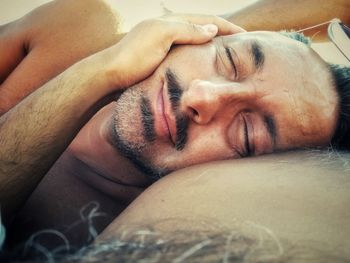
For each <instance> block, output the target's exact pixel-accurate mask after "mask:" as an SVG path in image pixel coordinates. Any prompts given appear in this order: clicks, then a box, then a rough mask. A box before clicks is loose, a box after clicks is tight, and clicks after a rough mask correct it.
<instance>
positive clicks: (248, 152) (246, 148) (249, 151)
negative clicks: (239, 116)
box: [243, 117, 252, 157]
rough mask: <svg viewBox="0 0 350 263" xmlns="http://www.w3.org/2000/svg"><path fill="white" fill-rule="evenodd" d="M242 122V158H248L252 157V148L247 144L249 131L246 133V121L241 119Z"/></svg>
mask: <svg viewBox="0 0 350 263" xmlns="http://www.w3.org/2000/svg"><path fill="white" fill-rule="evenodd" d="M243 120H244V152H245V153H244V157H248V156H251V155H252V148H251V146H250V143H249V131H248V125H247V120H246V118H245V117H243Z"/></svg>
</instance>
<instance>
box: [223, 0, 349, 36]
mask: <svg viewBox="0 0 350 263" xmlns="http://www.w3.org/2000/svg"><path fill="white" fill-rule="evenodd" d="M349 14H350V3H349V1H347V0H333V1H322V0H306V1H299V0H297V1H289V0H265V1H264V0H263V1H257V2H256V3H254V4H252V5H250V6H247V7H246V8H244V9H242V10H239V11H237V12H235V13H228V14H225V15H223V17H225V18H226V19H228V20H229V21H231V22H232V23H235V24H237V25H240V26H242V27H244V28H245V29H246V30H247V31H255V30H271V31H279V30H285V29H294V30H296V31H298V30H301V29H304V28H307V27H311V26H315V25H317V24H320V23H323V22H327V21H329V20H331V19H333V18H339V19H340V20H342V21H343V22H344V23H345V24H348V25H349V24H350V15H349ZM304 33H305V34H306V35H308V36H310V37H312V39H313V40H316V41H317V40H321V41H325V40H327V25H324V26H322V27H318V28H316V29H312V30H307V31H305V32H304Z"/></svg>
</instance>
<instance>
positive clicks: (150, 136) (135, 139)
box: [111, 69, 189, 180]
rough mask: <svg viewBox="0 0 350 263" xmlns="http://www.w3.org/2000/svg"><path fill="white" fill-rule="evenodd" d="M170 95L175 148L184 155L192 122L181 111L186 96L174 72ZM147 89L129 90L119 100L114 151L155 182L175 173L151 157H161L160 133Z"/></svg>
mask: <svg viewBox="0 0 350 263" xmlns="http://www.w3.org/2000/svg"><path fill="white" fill-rule="evenodd" d="M166 81H167V84H168V95H169V99H170V103H171V108H172V111H173V113H174V115H175V118H176V141H175V145H174V148H175V149H176V150H177V151H182V150H183V149H184V148H185V145H186V143H187V130H188V124H189V118H188V117H187V116H186V115H184V114H183V113H181V112H180V111H179V104H180V99H181V96H182V93H183V89H182V88H181V86H180V84H179V81H178V78H177V76H176V75H175V74H174V72H172V71H171V70H170V69H167V71H166ZM144 90H145V88H144V87H142V86H141V85H140V84H137V85H135V86H133V87H130V88H129V89H127V90H126V91H125V92H124V93H123V94H122V95H121V96H120V98H119V99H118V100H117V106H116V109H115V114H114V118H113V122H112V125H113V127H111V129H112V137H113V140H112V141H113V142H112V143H113V145H114V147H115V148H116V149H117V150H118V151H119V152H120V153H121V154H122V155H123V156H125V157H127V158H128V159H129V160H130V161H132V162H133V163H134V164H135V165H136V167H137V168H139V170H141V171H142V172H143V173H144V174H146V175H148V177H150V178H151V179H153V180H157V179H159V178H161V177H163V176H164V175H166V174H168V173H170V172H171V171H172V170H171V169H169V168H167V167H159V166H156V165H155V164H154V163H152V161H151V156H154V155H155V154H157V152H155V149H157V147H151V146H156V145H155V143H156V141H155V140H156V132H155V127H154V115H153V113H152V110H151V102H150V100H149V99H148V98H147V96H145V94H144ZM152 148H153V149H152Z"/></svg>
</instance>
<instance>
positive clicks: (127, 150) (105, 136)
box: [2, 1, 339, 238]
mask: <svg viewBox="0 0 350 263" xmlns="http://www.w3.org/2000/svg"><path fill="white" fill-rule="evenodd" d="M77 2H79V1H77ZM64 4H65V3H64V1H61V2H56V3H54V4H53V5H57V6H58V7H57V6H56V7H55V8H67V6H64ZM84 4H85V2H84ZM102 7H104V5H102ZM102 7H101V8H102ZM55 8H52V9H50V8H48V10H45V11H50V10H54V11H53V12H56V11H57V9H55ZM69 8H71V6H70V7H69ZM79 8H81V6H80V7H79ZM85 8H86V6H85ZM43 13H45V16H47V17H50V15H51V14H50V12H41V13H40V12H39V14H38V15H37V16H34V21H35V18H37V17H38V16H39V17H40V16H41V15H43ZM40 14H41V15H40ZM41 19H42V17H41ZM38 21H40V20H38ZM171 21H175V22H179V20H178V19H177V18H173V20H171ZM193 21H198V20H196V19H194V20H193ZM206 21H208V20H206ZM210 21H213V20H210ZM21 22H22V21H21ZM55 22H57V21H55ZM214 22H216V23H218V26H219V29H220V31H221V32H222V33H233V32H235V31H234V30H236V32H237V31H239V29H238V28H237V27H232V26H231V27H230V26H229V25H227V24H225V23H224V22H223V21H221V20H214ZM23 23H24V24H25V22H23ZM181 23H182V20H180V24H181ZM212 23H213V22H212ZM150 25H152V24H147V23H146V24H141V25H140V26H139V27H138V28H136V29H135V31H132V32H131V33H130V34H128V35H127V37H126V38H124V39H123V41H121V42H120V43H119V44H118V45H116V46H113V47H111V48H110V49H108V50H105V51H103V52H101V53H99V54H98V55H96V56H92V57H90V58H88V59H86V60H84V61H82V62H80V63H78V64H76V65H75V66H74V67H73V68H71V69H69V70H68V71H66V72H65V73H64V74H63V75H61V76H60V77H58V78H56V79H55V80H53V82H49V83H48V84H47V85H46V86H45V87H44V88H41V89H40V90H38V91H37V92H35V93H33V95H32V96H31V97H29V98H28V100H25V101H24V102H23V103H22V104H20V105H19V107H18V108H14V109H13V110H12V111H10V112H8V113H7V114H6V115H4V117H3V123H4V124H3V125H2V135H4V137H3V138H7V137H5V135H7V136H8V134H9V132H10V131H12V132H13V133H14V134H18V135H20V137H19V138H17V140H18V141H20V142H21V144H23V146H24V147H27V148H21V147H22V146H21V147H20V150H18V148H16V149H13V147H12V146H13V144H9V142H4V146H5V147H3V148H2V150H3V152H4V156H7V157H10V158H9V159H8V160H5V161H4V162H3V163H4V166H3V167H4V168H3V170H4V171H5V173H7V174H8V173H10V174H11V172H13V171H14V170H15V171H18V170H21V169H23V170H24V171H27V170H26V169H28V167H31V169H33V167H32V166H33V165H34V167H35V168H37V169H39V174H45V172H46V170H45V169H47V167H49V166H50V163H52V162H53V161H55V158H56V156H58V155H59V154H60V153H61V151H62V150H63V149H64V148H65V146H66V145H67V144H68V143H69V141H70V140H71V138H73V136H74V134H75V133H76V132H77V130H78V129H79V128H80V125H82V124H83V123H84V121H85V120H86V119H87V118H88V117H89V116H91V108H90V105H91V104H98V103H101V101H98V99H100V98H105V96H106V95H108V94H109V93H110V91H111V89H110V87H114V88H115V87H117V88H122V87H126V86H129V85H131V84H134V83H136V82H138V81H140V80H143V78H145V77H146V76H149V74H150V73H152V72H153V70H154V69H155V66H154V64H157V63H159V61H160V60H162V57H161V56H158V59H157V63H156V62H153V63H150V64H149V65H146V66H143V67H142V65H141V66H140V67H139V68H140V69H137V68H135V69H134V71H132V72H131V71H130V70H129V71H126V69H130V68H131V67H135V64H132V65H131V64H128V63H130V62H129V61H134V63H135V61H137V60H139V61H142V60H141V58H143V57H144V54H143V53H141V52H139V53H137V52H135V53H133V54H132V58H133V59H130V57H127V56H126V55H125V53H126V52H123V53H121V52H120V50H123V51H125V50H127V49H130V50H133V51H134V50H137V47H138V46H139V43H140V41H137V38H139V37H140V34H139V33H137V31H140V32H142V31H143V30H144V28H147V29H148V30H149V31H150V32H151V33H153V34H154V35H155V36H156V34H155V32H156V30H152V27H151V29H149V28H148V27H149V26H150ZM156 25H158V24H156ZM159 25H160V24H159ZM209 27H210V26H209ZM34 28H35V27H34ZM153 28H154V29H156V28H157V27H153ZM157 29H158V28H157ZM34 31H35V30H34ZM39 32H40V31H39ZM209 32H210V31H209ZM214 33H216V29H215V27H214ZM39 36H40V37H41V38H40V37H39V40H40V39H46V38H45V35H44V36H42V35H40V34H39ZM46 36H47V35H46ZM205 36H206V37H203V34H202V35H201V36H198V38H200V40H197V41H196V42H192V43H203V42H205V41H208V40H209V37H210V36H211V37H212V36H213V33H211V34H209V35H208V34H207V35H205ZM135 38H136V40H135ZM147 39H148V38H147ZM131 40H134V41H131ZM141 40H142V41H141V42H143V41H145V39H144V38H142V37H141ZM168 40H169V39H168ZM171 40H172V41H173V40H174V39H173V38H172V39H171ZM50 41H57V39H55V40H50ZM191 41H193V40H191ZM191 41H189V40H188V39H186V38H182V39H177V40H176V41H175V43H179V44H180V43H191ZM36 43H40V41H39V42H35V41H34V44H36ZM41 43H42V42H41ZM44 43H45V42H44ZM55 43H56V42H55ZM126 43H127V44H126ZM171 43H172V42H171ZM171 43H170V45H171ZM46 44H47V43H46ZM168 44H169V42H168ZM47 45H48V46H50V43H49V44H47ZM102 45H106V43H103V44H102ZM133 45H134V46H133ZM170 45H168V46H166V47H164V46H163V48H164V49H165V50H162V52H161V53H162V54H164V52H165V53H166V52H167V51H168V48H169V47H170ZM275 45H280V46H281V48H280V49H276V48H275ZM96 46H97V45H96ZM134 47H135V48H134ZM40 48H41V49H40ZM94 48H96V47H94ZM28 50H30V48H29V49H28ZM35 50H39V51H40V53H35V52H34V51H35ZM151 50H152V49H149V50H148V52H150V51H151ZM39 51H38V52H39ZM51 51H52V50H51V49H47V46H45V45H44V47H42V46H41V47H40V45H39V47H37V48H35V47H34V48H33V51H32V52H31V53H29V54H33V56H35V55H37V54H43V53H41V52H44V54H45V52H51ZM87 52H91V50H88V51H87ZM146 54H147V53H146ZM286 54H287V55H286ZM60 55H61V53H60V52H57V57H58V56H60ZM151 55H154V56H157V55H158V54H157V53H156V52H152V54H151ZM37 56H39V55H37ZM189 56H191V58H192V59H193V61H192V62H193V63H194V64H197V65H201V68H198V69H195V70H193V69H192V67H193V64H191V65H189V63H188V61H187V58H188V57H189ZM53 57H55V55H54V54H53ZM67 57H68V59H72V58H71V57H70V56H67ZM27 58H28V57H26V59H27ZM111 58H113V59H112V61H109V60H110V59H111ZM126 58H127V59H126ZM74 59H76V58H74ZM301 60H303V61H304V62H305V63H303V64H301V63H300V61H301ZM27 61H28V63H33V61H34V63H35V65H39V66H40V63H38V61H36V60H35V59H32V60H30V59H28V60H27ZM59 61H60V60H59ZM287 61H288V63H286V62H287ZM61 62H62V61H61ZM120 62H123V63H120ZM22 63H23V62H21V64H20V65H24V66H23V67H26V65H25V64H22ZM65 63H67V61H63V62H62V64H65ZM14 64H15V65H16V63H14ZM92 65H94V66H93V67H91V66H92ZM120 65H122V66H120ZM315 65H318V67H317V68H316V69H315V68H314V66H315ZM111 66H113V67H112V68H113V70H112V71H108V74H105V73H104V72H103V71H104V70H105V69H110V68H111ZM62 67H64V66H62ZM115 68H117V69H118V70H115ZM295 68H299V70H298V71H296V70H295ZM97 69H98V70H97ZM281 69H282V72H287V73H288V76H286V75H287V74H286V75H283V74H281V75H277V74H274V73H275V72H279V71H280V70H281ZM27 70H31V67H29V66H27ZM43 70H46V67H45V68H43ZM55 70H57V68H55V69H54V70H53V71H55ZM17 72H19V73H18V74H21V72H22V74H23V72H25V70H24V71H23V70H22V71H21V70H17V69H16V72H15V73H17ZM75 72H80V74H81V75H80V76H79V78H81V79H77V74H76V73H75ZM27 73H28V72H26V74H27ZM96 73H97V75H96ZM100 73H102V75H99V74H100ZM136 73H137V74H140V75H138V76H137V77H135V76H134V74H136ZM12 74H13V73H11V74H10V75H9V76H6V77H7V78H6V81H7V80H8V79H9V78H10V79H11V77H12V76H13V75H12ZM47 75H49V74H47ZM47 75H46V76H47ZM44 76H45V75H44ZM111 76H112V77H113V79H111ZM126 76H127V77H126ZM140 76H141V77H140ZM208 76H210V77H209V78H208ZM307 76H314V78H313V79H310V78H307ZM12 78H14V77H12ZM40 78H42V75H40V77H39V78H38V79H36V80H37V81H38V82H37V83H39V82H40V81H43V82H45V81H44V80H42V79H40ZM34 79H35V78H34ZM17 80H18V78H15V81H17ZM55 82H56V84H60V87H61V89H59V90H60V91H61V92H58V90H56V89H55V88H53V87H57V85H55V86H52V83H55ZM69 83H83V84H84V89H79V87H78V88H77V89H72V87H70V85H71V84H69ZM86 83H88V84H86ZM101 83H103V85H102V89H101V88H100V84H101ZM272 84H273V85H272ZM85 85H87V86H88V87H89V88H91V89H92V90H93V92H86V86H85ZM5 86H6V85H5ZM67 86H68V88H67ZM294 86H297V87H300V88H296V89H295V88H294ZM7 87H10V85H9V84H8V82H7ZM63 87H65V88H67V90H64V88H63ZM278 87H284V89H283V90H281V89H280V88H278ZM319 87H324V89H322V90H320V89H319ZM31 88H32V89H35V85H33V86H32V87H31ZM97 88H99V89H97ZM6 90H7V89H5V91H6ZM62 90H63V91H65V92H62ZM31 91H32V90H31V89H29V92H31ZM83 91H84V92H83ZM67 92H73V93H72V94H71V96H69V98H68V97H67V96H66V95H65V94H66V93H67ZM305 92H310V94H312V96H313V97H312V100H308V99H307V98H311V95H310V94H309V93H305ZM90 93H91V94H90ZM8 94H10V95H9V97H11V91H10V90H9V91H8ZM12 94H13V93H12ZM23 94H24V95H25V93H22V94H21V95H22V96H24V95H23ZM43 98H45V100H46V99H47V104H46V108H45V112H46V111H48V112H49V109H48V108H47V107H48V105H50V106H52V108H53V109H55V110H56V111H58V109H59V110H62V113H61V114H60V116H58V115H56V118H57V119H55V121H54V122H56V123H54V124H55V125H52V126H50V125H49V123H51V122H52V120H50V122H42V120H43V119H37V117H36V115H35V116H32V118H33V119H30V118H29V119H28V120H27V121H28V122H29V120H31V121H33V120H34V121H35V122H38V121H40V122H42V123H43V124H41V125H44V126H43V127H41V128H40V129H39V130H40V132H43V128H44V127H45V128H46V129H47V131H44V133H43V134H40V137H43V136H44V137H45V136H47V138H48V140H44V142H45V143H44V144H42V143H41V142H42V140H40V147H39V145H37V146H38V148H35V149H33V150H34V151H33V152H29V151H28V146H27V145H29V144H30V143H32V142H33V141H32V140H33V137H30V140H31V142H30V143H29V142H26V141H25V140H26V138H25V137H26V135H27V133H26V134H21V131H22V129H23V128H24V127H21V126H17V127H15V130H13V125H11V123H12V124H13V123H18V118H19V116H21V115H22V114H24V112H27V111H28V110H27V109H28V107H29V108H32V111H34V112H35V111H37V112H41V111H42V110H43V108H42V107H41V106H40V107H37V106H36V105H37V104H36V103H39V104H40V103H41V101H42V100H43ZM48 98H54V99H55V100H56V102H57V104H56V106H54V105H53V104H52V99H48ZM18 99H20V98H18V97H15V99H14V100H13V101H16V100H17V101H18ZM32 100H34V102H33V101H32ZM66 100H67V101H66ZM62 101H64V103H63V102H62ZM68 101H69V102H68ZM45 102H46V101H44V103H45ZM12 103H13V102H12ZM15 103H16V102H15ZM60 103H63V104H60ZM115 104H116V105H115ZM33 105H34V106H33ZM84 105H85V106H84ZM315 105H317V106H318V108H317V110H315ZM62 106H64V107H62ZM338 106H339V105H338V101H337V96H336V91H335V90H334V85H333V83H332V76H331V73H330V72H329V69H328V67H327V66H326V64H325V63H324V62H323V61H321V60H320V59H319V57H318V56H317V55H315V54H314V53H313V52H312V51H311V50H310V49H309V48H307V47H306V46H305V45H303V44H302V43H298V42H296V41H294V40H291V39H288V38H286V37H284V36H282V35H279V34H277V33H249V34H248V33H246V34H241V35H235V36H228V37H226V38H218V39H216V40H214V41H212V42H210V43H208V44H206V45H204V46H201V47H191V46H185V47H176V48H174V49H173V50H172V51H171V52H170V54H169V56H168V57H167V59H166V60H164V62H163V63H162V64H161V65H160V66H159V67H157V69H156V70H155V72H154V73H153V74H152V75H151V76H150V77H149V78H147V79H145V80H143V81H142V82H140V83H138V84H136V85H135V86H134V87H133V88H130V89H127V90H126V91H125V92H124V93H123V94H122V95H121V97H120V98H119V99H118V100H117V102H113V103H112V104H109V105H107V106H106V107H104V108H103V109H102V110H101V111H100V112H99V113H98V114H97V115H95V116H94V118H93V119H92V120H91V121H90V122H89V123H88V124H87V125H86V127H85V128H84V129H83V130H82V131H81V133H80V135H79V136H78V137H77V138H76V140H75V141H74V142H73V143H72V144H71V147H70V148H69V150H67V151H66V152H65V154H64V155H62V157H61V158H60V160H58V162H57V163H56V165H55V166H54V167H53V168H52V170H51V171H50V173H49V174H48V175H47V176H46V177H45V179H44V181H43V182H42V184H41V185H40V186H39V187H38V189H37V190H36V192H35V193H34V194H33V196H32V197H31V199H30V200H29V201H28V202H27V206H26V208H24V209H23V210H22V214H20V216H19V219H18V220H20V218H21V217H22V218H27V219H28V216H33V214H35V213H33V211H34V210H36V209H38V210H37V211H38V215H40V217H41V218H42V211H54V212H53V213H51V212H50V213H49V214H47V215H45V220H43V221H41V220H38V218H35V216H34V219H33V221H31V220H30V221H29V222H30V224H33V223H32V222H37V223H38V224H40V227H43V226H52V224H53V225H59V224H67V222H73V221H74V216H75V215H77V209H78V208H79V207H82V206H83V205H84V204H86V203H87V202H88V201H89V200H92V199H93V200H98V201H99V203H101V204H103V205H104V207H103V210H108V211H110V216H111V217H113V216H114V215H116V214H118V213H119V212H120V210H122V209H123V207H124V206H125V204H127V203H128V202H130V201H131V200H132V199H134V198H135V197H136V196H137V195H138V194H139V193H140V192H141V191H142V190H143V188H144V187H145V186H147V185H149V184H150V183H151V182H152V180H153V179H154V177H157V176H159V175H164V174H166V173H168V172H169V171H171V170H177V169H180V168H182V167H186V166H189V165H192V164H196V163H202V162H208V161H212V160H219V159H228V158H237V157H243V156H245V155H250V154H256V155H257V154H262V153H266V152H272V151H274V150H286V149H290V148H294V147H305V146H316V145H317V146H325V145H327V144H328V142H329V141H330V140H331V138H332V136H333V134H334V131H335V129H336V122H337V120H336V118H334V117H335V116H336V115H337V112H338ZM8 107H11V106H7V108H5V110H4V111H6V110H8ZM33 108H34V109H33ZM98 108H99V106H98V105H97V106H96V107H95V108H94V109H93V110H92V112H94V111H96V109H98ZM320 108H321V110H320ZM140 109H141V110H140ZM114 110H115V111H116V112H115V113H114ZM128 111H129V112H128ZM72 112H73V113H74V114H72ZM304 112H307V114H306V115H304ZM51 114H52V113H51ZM23 116H24V115H23ZM45 116H46V117H45V118H44V120H45V119H46V120H48V119H50V118H52V117H53V116H52V115H50V114H48V115H45ZM41 117H42V116H41ZM26 118H27V116H26ZM62 118H67V119H66V120H65V121H63V120H62ZM23 121H24V120H23ZM130 122H131V123H130ZM29 123H30V122H29ZM29 123H26V125H29ZM58 123H61V125H57V124H58ZM26 125H25V126H26ZM29 129H31V127H29ZM16 130H17V131H16ZM39 130H38V127H34V128H33V129H32V131H31V132H32V133H34V134H35V133H37V132H38V131H39ZM321 131H322V132H321ZM45 132H46V133H45ZM52 134H55V135H56V136H57V137H55V138H54V139H55V140H57V141H59V142H60V143H59V144H60V145H59V147H58V149H56V151H57V152H56V153H52V147H53V146H54V145H57V143H54V142H53V140H52V138H50V137H52ZM67 134H68V135H67ZM41 139H42V138H41ZM9 145H10V146H11V147H10V146H9ZM207 145H210V146H211V148H210V149H209V148H207ZM6 146H7V147H6ZM41 147H42V148H41ZM31 148H33V147H31ZM38 150H39V155H38V156H39V157H40V158H41V156H40V155H45V154H47V155H48V156H52V155H53V156H52V157H50V158H45V159H43V161H44V163H43V164H42V165H39V166H37V160H35V158H29V161H28V160H27V158H28V156H32V157H34V156H36V154H37V153H38ZM40 150H42V152H41V153H40ZM116 150H117V151H116ZM14 151H17V152H14ZM18 152H19V153H20V154H24V155H23V156H22V155H20V158H21V159H22V158H24V160H25V162H24V164H25V165H24V166H22V165H23V164H22V163H21V162H20V161H18V160H14V161H13V160H12V159H11V158H13V157H14V156H15V157H16V156H18ZM5 153H6V154H5ZM120 153H122V154H120ZM153 153H157V154H156V155H154V154H153ZM55 154H56V155H55ZM125 157H127V158H128V159H127V158H125ZM22 160H23V159H22ZM40 160H41V159H40ZM130 160H132V162H130ZM17 163H20V167H21V169H19V167H18V166H17ZM13 164H14V165H13ZM140 167H141V169H138V168H140ZM115 171H118V172H117V173H116V172H115ZM147 175H151V177H147ZM76 176H78V177H80V179H77V177H76ZM10 179H11V178H10ZM151 179H152V180H151ZM38 180H40V177H39V178H38V179H35V180H33V178H28V180H24V182H25V184H23V187H24V188H25V189H30V187H28V184H29V185H30V184H35V183H36V182H38ZM9 181H10V182H9V184H8V185H7V188H5V189H6V190H7V193H8V190H9V189H10V188H9V187H8V186H9V185H10V186H11V185H12V182H11V180H9ZM29 181H30V182H29ZM82 181H85V182H87V185H85V184H83V183H82ZM89 185H90V186H89ZM91 186H93V187H91ZM62 189H64V191H65V192H64V194H63V195H62V191H63V190H62ZM57 190H58V191H57ZM100 191H101V192H102V193H101V192H100ZM23 192H24V195H25V193H27V194H28V190H26V191H23ZM29 192H30V191H29ZM17 193H18V192H16V194H17ZM21 193H22V191H21ZM77 193H79V196H76V194H77ZM103 193H107V194H109V195H111V196H113V197H115V198H116V199H117V200H118V202H119V204H116V202H115V201H114V200H112V199H109V198H108V197H107V196H105V195H104V194H103ZM43 197H45V199H43ZM12 198H14V200H11V202H13V203H15V202H14V201H16V200H15V196H13V197H12ZM64 199H66V200H64ZM7 200H10V199H9V198H8V199H7ZM72 202H74V203H72ZM64 204H70V207H65V206H64ZM15 205H17V204H16V203H15ZM63 206H64V207H63ZM5 208H6V207H5ZM39 208H40V209H39ZM50 209H51V210H50ZM29 211H30V212H29ZM73 211H74V212H73ZM56 213H57V214H56ZM74 213H75V214H74ZM58 214H59V215H61V216H62V218H61V219H60V218H58V217H57V215H58ZM69 217H70V218H69ZM109 220H110V219H107V223H108V222H109ZM45 224H46V225H45ZM105 224H106V222H102V223H101V225H105ZM21 225H22V226H25V224H23V223H22V224H21ZM34 229H35V226H34ZM30 231H31V230H30ZM22 234H23V233H22ZM79 238H82V236H80V237H79Z"/></svg>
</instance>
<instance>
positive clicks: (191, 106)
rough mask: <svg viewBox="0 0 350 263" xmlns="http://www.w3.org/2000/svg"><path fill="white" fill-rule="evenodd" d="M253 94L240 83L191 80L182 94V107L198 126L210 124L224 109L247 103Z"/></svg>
mask: <svg viewBox="0 0 350 263" xmlns="http://www.w3.org/2000/svg"><path fill="white" fill-rule="evenodd" d="M252 97H253V94H252V92H251V91H250V90H249V88H248V87H244V86H243V85H242V84H241V83H232V82H230V83H220V82H212V81H206V80H198V79H196V80H192V81H191V83H190V85H189V87H188V89H187V90H185V91H184V93H183V101H182V106H183V107H184V108H185V109H184V110H185V112H186V113H187V114H188V116H190V118H191V119H192V120H193V121H194V122H196V123H197V124H200V125H205V124H208V123H210V122H211V121H212V120H213V119H214V118H215V117H217V116H218V114H225V109H229V108H233V107H234V106H233V105H237V104H236V103H241V102H242V103H241V104H242V105H243V104H245V102H248V101H250V100H251V99H252Z"/></svg>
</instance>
